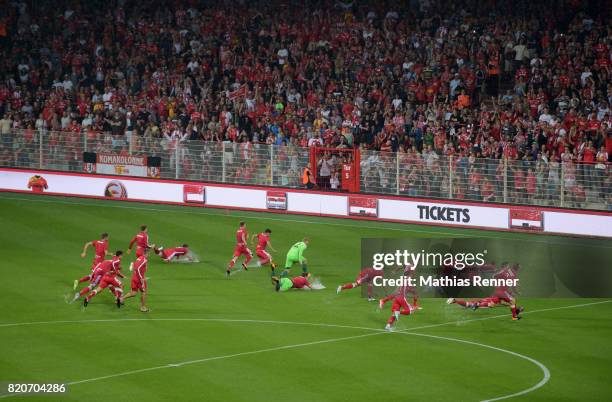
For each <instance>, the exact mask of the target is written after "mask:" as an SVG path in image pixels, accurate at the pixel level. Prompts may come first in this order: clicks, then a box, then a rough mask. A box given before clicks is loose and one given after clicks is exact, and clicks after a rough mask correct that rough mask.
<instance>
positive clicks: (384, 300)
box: [382, 295, 395, 304]
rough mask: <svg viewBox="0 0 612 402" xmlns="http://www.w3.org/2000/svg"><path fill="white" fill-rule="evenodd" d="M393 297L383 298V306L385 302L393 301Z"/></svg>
mask: <svg viewBox="0 0 612 402" xmlns="http://www.w3.org/2000/svg"><path fill="white" fill-rule="evenodd" d="M394 297H395V295H389V296H385V297H384V298H383V299H382V302H383V304H385V303H386V302H388V301H389V300H391V299H393V298H394Z"/></svg>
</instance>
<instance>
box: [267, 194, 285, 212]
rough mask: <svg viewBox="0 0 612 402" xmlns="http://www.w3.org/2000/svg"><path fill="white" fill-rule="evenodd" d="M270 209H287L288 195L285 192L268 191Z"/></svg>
mask: <svg viewBox="0 0 612 402" xmlns="http://www.w3.org/2000/svg"><path fill="white" fill-rule="evenodd" d="M266 206H267V208H268V209H282V210H286V209H287V193H286V192H284V191H268V192H267V194H266Z"/></svg>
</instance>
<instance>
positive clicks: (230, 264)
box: [228, 260, 236, 271]
mask: <svg viewBox="0 0 612 402" xmlns="http://www.w3.org/2000/svg"><path fill="white" fill-rule="evenodd" d="M235 263H236V260H231V261H230V263H229V269H232V268H234V264H235ZM228 271H229V270H228Z"/></svg>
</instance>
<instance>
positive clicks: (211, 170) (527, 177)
mask: <svg viewBox="0 0 612 402" xmlns="http://www.w3.org/2000/svg"><path fill="white" fill-rule="evenodd" d="M84 152H91V153H105V154H115V155H129V156H147V157H158V158H159V160H160V161H161V164H160V166H159V173H160V174H159V177H161V178H165V179H180V180H193V181H206V182H220V183H231V184H247V185H249V184H250V185H265V186H273V187H289V188H297V187H301V186H302V171H303V169H304V168H305V167H306V166H307V164H308V162H309V160H310V149H309V148H304V147H299V146H294V145H291V144H289V145H285V144H283V145H271V144H257V143H232V142H205V141H201V140H195V141H194V140H186V139H180V138H172V137H162V138H147V137H142V136H135V135H134V136H131V137H130V136H121V137H114V136H112V135H110V134H107V133H91V132H89V133H74V132H60V131H46V130H13V131H12V132H11V133H10V134H8V135H6V134H5V135H2V139H1V141H0V166H3V167H19V168H30V169H41V170H43V169H44V170H58V171H73V172H81V171H83V170H84V162H83V153H84ZM333 162H334V160H332V163H333ZM359 165H360V166H359V172H360V173H359V174H360V178H359V182H360V186H359V187H360V192H363V193H374V194H393V195H400V196H408V197H426V198H440V199H452V200H466V201H480V202H497V203H514V204H521V205H540V206H556V207H566V208H580V209H596V210H605V209H610V207H611V206H612V195H611V192H612V191H611V190H612V169H611V166H610V164H608V163H580V162H575V161H573V160H571V159H569V158H567V159H566V160H562V161H545V160H543V159H538V160H536V161H528V160H509V159H487V158H475V157H473V156H472V157H470V156H446V155H438V154H436V153H434V152H431V153H423V154H419V153H410V152H407V153H406V152H398V153H392V152H381V151H372V150H361V152H360V161H359ZM337 168H338V169H340V167H339V166H338V167H337ZM118 174H121V173H120V172H118Z"/></svg>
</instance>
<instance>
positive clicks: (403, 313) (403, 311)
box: [400, 308, 410, 315]
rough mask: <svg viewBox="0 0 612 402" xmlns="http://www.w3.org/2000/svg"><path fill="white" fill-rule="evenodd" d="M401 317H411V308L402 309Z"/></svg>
mask: <svg viewBox="0 0 612 402" xmlns="http://www.w3.org/2000/svg"><path fill="white" fill-rule="evenodd" d="M400 314H401V315H410V309H409V308H405V309H402V311H400Z"/></svg>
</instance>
